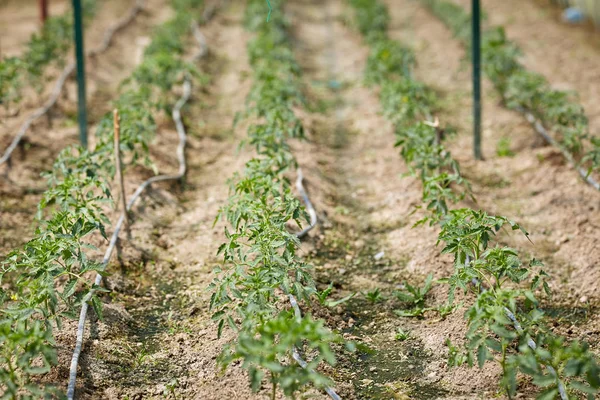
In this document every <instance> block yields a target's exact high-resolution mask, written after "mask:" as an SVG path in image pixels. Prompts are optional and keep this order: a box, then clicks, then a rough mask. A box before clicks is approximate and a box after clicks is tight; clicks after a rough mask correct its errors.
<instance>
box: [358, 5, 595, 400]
mask: <svg viewBox="0 0 600 400" xmlns="http://www.w3.org/2000/svg"><path fill="white" fill-rule="evenodd" d="M349 1H350V3H351V4H353V5H354V6H355V7H360V8H371V10H370V11H369V10H367V11H365V10H362V9H360V8H359V9H358V10H357V15H358V16H359V17H358V18H360V16H361V15H368V14H370V13H372V12H374V11H373V10H374V9H376V8H377V9H379V7H378V6H376V3H379V2H377V1H375V2H372V1H370V2H359V1H354V0H349ZM425 1H426V2H427V3H428V4H429V5H430V6H431V8H432V10H433V11H434V12H435V13H436V15H440V16H442V17H443V18H444V19H445V20H447V22H448V24H449V25H450V26H451V28H452V29H453V30H454V32H455V34H456V35H457V36H459V37H460V38H462V39H463V40H470V33H469V29H468V28H469V26H470V23H469V21H470V18H469V16H468V15H466V14H465V13H464V11H463V10H462V8H461V7H459V6H457V5H454V4H452V3H449V2H444V1H427V0H425ZM357 5H358V6H357ZM376 26H377V25H376ZM361 30H363V31H368V27H367V28H361ZM369 42H370V45H371V47H372V49H373V50H372V53H371V56H370V58H369V62H368V63H367V69H368V70H367V72H366V74H367V76H368V82H369V83H371V84H377V85H379V86H381V87H382V89H381V104H382V107H383V109H384V113H385V115H386V116H388V118H389V119H390V120H391V121H392V122H393V123H394V125H395V126H396V134H397V136H398V140H397V146H399V147H400V148H401V154H402V156H403V158H404V159H405V161H406V162H407V164H408V165H409V166H410V167H411V169H412V170H413V172H414V171H416V172H418V173H419V175H420V177H421V180H422V182H423V200H424V202H425V203H426V205H427V209H428V210H430V211H431V215H432V216H430V217H428V219H429V220H430V221H431V222H439V223H440V224H441V231H440V233H439V237H438V243H440V242H443V243H444V245H445V246H444V249H443V251H442V252H443V253H448V254H452V255H453V256H454V266H455V271H454V274H453V275H452V276H451V277H449V278H446V279H443V280H442V281H445V282H447V283H449V285H450V291H449V298H448V305H449V306H450V305H452V304H453V301H454V296H455V292H456V289H457V288H461V289H462V290H463V291H465V292H467V291H471V292H473V294H474V295H475V296H476V299H475V302H474V303H473V305H472V306H471V307H469V309H468V310H467V312H466V313H465V318H466V319H467V322H468V328H469V329H468V332H467V335H466V341H465V351H462V350H461V349H460V348H458V347H456V346H454V345H452V343H450V342H447V344H448V347H449V363H450V364H451V365H460V364H463V363H468V364H469V365H474V363H475V360H476V361H477V364H478V365H479V366H480V367H481V366H483V364H484V363H485V362H486V361H488V360H496V361H498V362H499V363H500V364H501V366H502V368H503V373H504V374H503V378H502V382H501V384H502V386H503V387H504V388H505V389H506V390H507V392H508V393H509V394H510V395H511V396H512V395H514V394H515V392H516V386H517V385H516V375H517V373H518V372H519V371H520V372H521V373H523V374H526V375H529V376H531V377H532V381H533V383H535V384H536V385H538V386H539V387H541V388H543V391H542V393H540V395H539V398H541V399H553V398H555V397H556V395H557V394H558V392H559V390H561V388H566V390H567V391H568V392H569V393H573V394H585V395H586V396H588V398H590V399H591V398H594V396H595V395H596V394H597V393H598V390H599V388H600V386H599V383H600V378H599V376H598V372H599V371H598V364H597V358H596V357H595V356H594V355H593V354H592V353H591V352H590V351H589V349H588V347H587V346H586V345H585V344H580V343H579V342H576V341H575V342H571V343H567V341H566V340H565V339H564V338H560V337H558V336H556V335H553V334H552V333H551V332H550V329H548V327H547V326H545V324H544V317H543V313H542V312H541V311H540V310H539V308H538V300H537V299H536V296H535V293H536V292H537V291H539V289H540V288H542V289H543V290H544V291H545V292H546V294H549V288H548V285H547V283H546V282H545V277H546V276H547V275H546V273H545V272H544V271H543V270H541V269H540V267H542V264H541V262H539V261H538V260H536V259H532V260H530V261H529V262H526V263H524V262H523V261H521V259H520V257H519V254H518V253H517V251H515V250H514V249H511V248H508V247H502V246H500V245H499V244H497V243H495V244H494V242H495V241H496V239H495V236H496V234H497V232H498V231H500V230H501V229H502V228H504V227H508V228H509V229H510V230H519V231H521V232H522V233H523V234H524V235H525V236H526V237H527V238H528V237H529V235H528V233H527V232H526V231H525V230H524V229H523V228H522V227H521V226H520V225H519V224H517V223H515V222H513V221H511V220H510V219H508V218H506V217H502V216H492V215H488V214H487V213H485V212H483V211H475V210H472V209H468V208H463V209H458V210H449V208H448V204H449V203H454V202H457V201H458V200H460V199H461V198H463V197H464V195H465V194H468V193H469V191H468V188H469V185H468V183H467V182H466V181H464V179H463V178H462V177H461V176H460V172H459V170H458V164H457V163H456V161H454V160H453V159H452V158H451V157H450V155H449V153H448V152H447V151H446V150H445V149H444V147H443V145H442V143H441V139H442V137H441V135H440V131H439V130H437V129H436V127H435V126H433V125H434V124H431V123H429V122H415V121H418V120H419V119H424V118H429V117H430V114H431V110H432V107H433V105H434V104H435V94H434V93H433V92H429V91H427V89H426V88H424V87H423V86H422V85H421V84H419V83H410V81H411V76H412V73H411V71H412V68H413V66H414V56H402V55H401V54H398V52H402V51H404V52H410V50H409V49H405V48H403V47H402V46H401V45H399V44H398V45H390V44H389V42H390V41H389V39H387V38H385V37H382V38H381V39H379V40H378V41H377V40H376V41H373V40H371V39H369ZM392 48H393V49H395V54H394V55H393V56H392V55H389V54H388V51H387V50H386V49H392ZM486 48H487V49H494V50H487V51H484V68H485V69H486V72H487V73H488V75H490V76H491V77H492V80H493V81H494V82H495V84H497V85H503V88H504V91H505V93H510V95H511V96H513V97H511V99H513V98H516V96H521V95H520V94H519V92H518V89H517V88H519V87H526V86H527V85H529V86H527V87H529V89H528V90H529V92H528V94H527V95H523V96H522V98H523V100H518V99H517V100H514V101H516V102H518V103H519V104H518V106H525V104H522V102H524V101H528V102H529V103H528V104H527V106H528V107H531V108H534V109H539V110H540V112H541V110H542V109H544V118H546V121H551V122H552V124H554V125H557V124H562V125H561V126H563V127H565V126H567V125H568V124H572V125H573V124H574V125H584V124H586V122H585V117H582V115H583V113H582V110H580V109H579V108H578V107H577V106H573V105H572V104H571V103H568V102H567V98H566V95H564V94H561V92H556V91H549V90H547V83H545V81H543V80H541V81H537V82H533V81H534V80H535V79H537V78H533V77H529V78H526V79H524V80H525V82H518V80H519V79H520V78H519V77H520V76H522V75H520V74H523V73H525V71H524V70H523V69H522V67H521V66H520V65H519V64H518V63H517V62H516V57H517V55H518V50H517V49H516V47H515V46H514V45H513V44H511V43H510V42H508V41H507V40H506V38H505V36H504V32H503V31H501V30H493V31H488V32H487V33H486V36H485V39H484V49H486ZM542 87H543V90H542V89H541V88H542ZM513 93H514V95H513ZM525 99H527V100H525ZM511 101H513V100H511ZM413 103H414V104H415V105H413ZM546 109H548V110H547V113H546ZM407 110H408V111H407ZM537 115H538V117H540V115H541V114H537ZM569 126H571V125H569ZM561 129H563V128H561ZM561 132H563V134H564V132H565V129H563V130H561ZM565 137H566V135H565ZM599 154H600V153H599ZM598 158H600V157H598ZM452 183H455V184H452ZM420 222H423V221H420ZM428 288H429V284H427V283H426V285H425V288H423V289H420V288H417V287H412V286H410V287H409V290H408V292H399V293H398V294H397V295H398V297H399V299H400V300H401V301H404V302H407V303H410V304H414V305H415V307H414V310H416V311H414V310H413V312H411V311H409V312H406V311H404V312H399V313H400V314H401V315H404V316H406V315H408V316H415V315H420V314H422V310H424V309H425V308H424V298H425V293H426V290H427V289H428ZM423 291H424V292H425V293H423ZM515 315H516V316H517V317H515ZM517 318H518V321H517ZM532 339H535V341H536V343H537V346H535V345H532V344H533V341H532ZM515 347H517V348H518V350H519V351H518V352H517V351H515ZM533 348H535V350H534V349H533Z"/></svg>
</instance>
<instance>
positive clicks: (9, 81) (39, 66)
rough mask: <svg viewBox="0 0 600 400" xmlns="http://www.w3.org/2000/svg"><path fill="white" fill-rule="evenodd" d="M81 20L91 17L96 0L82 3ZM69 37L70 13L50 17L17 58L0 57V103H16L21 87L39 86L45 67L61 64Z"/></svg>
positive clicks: (70, 33)
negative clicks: (82, 12)
mask: <svg viewBox="0 0 600 400" xmlns="http://www.w3.org/2000/svg"><path fill="white" fill-rule="evenodd" d="M83 11H84V21H87V20H89V19H91V18H92V17H93V15H94V14H95V11H96V0H85V1H84V3H83ZM72 40H73V14H72V12H70V11H69V12H67V13H65V14H64V15H58V16H53V17H50V18H48V19H47V20H46V23H45V24H44V26H43V27H42V29H41V31H40V32H39V33H34V34H33V35H32V36H31V38H30V40H29V42H28V43H27V49H26V50H25V52H24V54H23V55H22V56H21V57H8V58H5V59H2V60H0V104H4V105H5V107H8V105H9V104H10V103H11V102H12V103H17V102H18V101H19V100H20V98H21V90H22V89H23V88H24V87H35V88H38V89H40V88H41V84H42V83H43V78H44V77H45V70H46V68H47V67H48V66H50V65H52V64H57V65H62V64H63V63H64V58H65V56H66V54H67V51H68V50H69V49H70V47H71V42H72Z"/></svg>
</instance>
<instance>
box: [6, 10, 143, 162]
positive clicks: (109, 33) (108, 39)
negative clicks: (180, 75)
mask: <svg viewBox="0 0 600 400" xmlns="http://www.w3.org/2000/svg"><path fill="white" fill-rule="evenodd" d="M143 4H144V0H136V2H135V4H134V5H133V7H131V9H130V10H129V13H128V14H127V15H126V16H125V17H123V18H121V20H119V22H117V23H116V24H114V25H113V26H111V27H110V28H108V29H107V30H106V32H105V33H104V40H103V41H102V45H100V46H99V47H98V48H96V49H94V50H92V51H90V52H89V53H88V54H87V56H88V57H94V56H97V55H99V54H102V53H104V52H105V51H106V50H107V49H108V48H109V47H110V45H111V43H112V39H113V36H114V35H115V33H117V32H118V31H120V30H121V29H123V28H124V27H126V26H127V25H128V24H129V23H130V22H131V21H133V19H134V18H135V17H136V16H137V14H138V13H139V12H140V11H141V10H142V8H143ZM75 66H76V63H75V61H72V62H71V63H69V65H67V66H66V67H65V68H64V69H63V70H62V72H61V74H60V75H59V77H58V79H57V81H56V83H55V84H54V88H53V89H52V92H51V93H50V97H49V98H48V100H46V102H45V103H44V104H43V105H42V106H41V107H39V108H38V109H37V110H35V111H34V112H33V113H31V114H30V115H29V117H27V119H26V120H25V122H23V123H22V124H21V126H20V128H19V130H18V131H17V135H16V136H15V138H14V139H13V141H12V142H11V143H10V145H9V146H8V147H7V149H6V151H5V152H4V154H3V155H2V157H0V165H2V164H4V163H6V162H7V161H8V160H9V159H10V156H11V155H12V153H13V152H14V151H15V149H16V148H17V146H18V145H19V143H20V142H21V140H23V137H24V136H25V134H26V133H27V131H28V130H29V128H30V127H31V125H32V124H33V123H34V122H35V120H37V119H38V118H40V117H41V116H42V115H44V114H46V113H47V112H48V111H50V109H51V108H52V107H53V106H54V105H55V104H56V102H57V101H58V97H59V96H60V94H61V92H62V89H63V87H64V85H65V82H66V81H67V78H68V77H69V76H70V75H71V74H72V73H73V71H74V70H75Z"/></svg>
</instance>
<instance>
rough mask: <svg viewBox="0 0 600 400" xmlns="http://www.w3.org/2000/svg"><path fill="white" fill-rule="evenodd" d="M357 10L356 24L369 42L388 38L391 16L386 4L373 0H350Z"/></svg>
mask: <svg viewBox="0 0 600 400" xmlns="http://www.w3.org/2000/svg"><path fill="white" fill-rule="evenodd" d="M350 4H351V5H352V7H354V9H355V10H356V18H355V19H356V25H357V26H358V30H359V31H360V33H362V35H363V36H364V37H365V38H366V39H367V41H368V42H369V43H376V42H379V41H381V40H385V39H386V38H387V29H388V25H389V22H390V16H389V14H388V12H387V8H386V7H385V5H384V4H382V3H380V2H378V1H372V0H350Z"/></svg>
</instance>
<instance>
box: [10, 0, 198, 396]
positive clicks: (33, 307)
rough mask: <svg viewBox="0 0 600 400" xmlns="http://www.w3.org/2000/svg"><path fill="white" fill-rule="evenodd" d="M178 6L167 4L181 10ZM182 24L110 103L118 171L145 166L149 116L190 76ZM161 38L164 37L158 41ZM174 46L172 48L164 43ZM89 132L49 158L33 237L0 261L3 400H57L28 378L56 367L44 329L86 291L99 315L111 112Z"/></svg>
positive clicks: (70, 311) (68, 314) (111, 171)
mask: <svg viewBox="0 0 600 400" xmlns="http://www.w3.org/2000/svg"><path fill="white" fill-rule="evenodd" d="M185 1H191V2H192V3H199V2H198V1H196V0H185ZM185 1H184V0H180V1H176V2H175V3H176V4H186V3H185ZM176 11H177V14H176V16H175V18H174V20H175V21H187V22H190V18H193V17H194V14H193V13H192V14H190V11H191V10H189V9H186V8H179V9H176ZM182 13H183V14H185V15H184V16H182ZM189 26H190V25H189V23H188V24H187V25H186V26H185V28H184V29H182V27H180V26H179V25H177V24H173V23H167V24H165V27H166V28H165V29H160V30H159V31H158V33H157V37H156V38H155V39H156V40H157V41H158V42H159V43H160V44H155V43H154V41H153V43H154V45H153V46H152V51H151V52H147V53H146V54H145V58H144V61H143V62H142V64H141V65H140V66H139V67H138V68H137V69H136V72H134V74H133V77H132V78H131V79H130V80H128V81H127V87H126V88H125V90H124V91H123V93H122V94H121V96H120V97H119V98H118V99H117V100H116V101H115V103H114V105H115V107H116V108H117V109H118V110H119V111H120V118H121V121H120V122H121V123H120V125H121V138H120V140H121V141H120V147H121V151H122V154H123V158H124V160H125V165H132V164H137V163H143V164H145V165H147V166H150V167H152V166H153V165H152V163H151V161H150V159H149V154H148V150H149V145H150V143H151V141H152V139H153V137H154V131H155V128H156V126H155V122H154V118H153V111H158V110H160V109H164V108H165V107H166V106H167V104H170V103H169V102H172V101H173V100H172V99H170V98H169V96H168V95H169V92H170V91H171V88H172V87H173V85H175V84H177V83H178V82H179V80H180V79H181V78H182V77H183V76H184V74H186V73H190V74H191V73H192V72H193V71H192V68H190V67H189V66H187V65H186V64H185V63H183V62H182V61H181V59H182V56H183V53H184V47H183V40H184V39H183V37H184V35H185V33H186V32H187V30H188V29H189ZM48 29H50V28H48ZM170 29H174V30H176V32H177V34H176V35H174V34H173V33H172V32H171V30H170ZM165 36H168V37H169V38H170V40H163V39H162V38H163V37H165ZM175 39H176V40H177V41H178V43H179V45H178V46H175V47H176V48H177V49H179V51H174V48H175V47H172V46H171V45H172V44H173V42H172V40H175ZM163 43H169V44H168V45H167V44H165V45H163ZM149 65H152V66H153V68H152V71H148V70H147V68H148V66H149ZM140 71H144V72H140ZM195 75H196V76H197V74H195ZM96 135H97V140H96V146H95V148H94V149H92V150H86V149H81V148H77V147H67V148H65V149H64V150H63V151H62V152H61V153H60V154H59V155H58V157H57V159H56V161H55V162H54V165H53V168H52V170H51V171H49V172H47V173H44V174H43V176H44V177H45V178H46V180H47V182H48V189H47V190H46V191H45V192H44V193H43V195H42V198H41V200H40V203H39V205H38V224H39V225H38V228H37V230H36V234H35V237H34V238H33V239H31V240H30V241H29V242H27V243H26V244H25V245H24V246H23V247H22V248H20V249H17V250H14V251H12V252H11V253H9V254H8V255H7V257H6V258H5V259H4V260H3V261H2V262H1V263H0V287H1V288H2V289H1V291H0V306H1V308H0V344H2V346H1V349H0V377H2V378H3V379H2V384H0V391H2V396H4V397H2V398H22V399H29V398H43V397H50V396H52V395H53V394H55V393H58V392H57V391H56V390H54V389H52V388H45V387H44V386H42V385H39V384H36V383H34V381H33V380H32V379H31V377H32V375H35V374H40V373H45V372H47V371H48V369H49V367H50V365H51V364H55V363H56V353H55V349H54V344H53V340H52V338H53V334H52V331H53V329H54V328H55V327H58V328H60V327H61V322H62V320H63V319H64V318H76V309H77V308H78V307H80V306H81V303H82V301H83V299H84V298H86V296H87V295H88V294H89V292H90V291H91V290H92V289H93V290H94V295H93V296H91V298H90V299H89V301H90V303H91V305H92V307H93V308H94V310H95V312H96V313H97V314H98V316H99V317H100V318H102V301H101V300H100V298H99V297H98V296H99V294H101V293H102V292H105V291H106V290H104V289H102V288H100V287H96V286H94V285H92V284H90V283H89V282H88V280H89V274H90V273H93V272H95V273H99V274H101V275H103V274H105V271H104V269H105V267H106V266H105V265H104V264H103V263H99V262H97V261H94V260H93V259H91V258H90V257H89V256H88V254H89V253H90V252H95V251H97V250H98V249H96V248H95V247H94V246H92V245H91V244H90V239H91V237H92V236H94V235H96V236H98V235H99V236H100V237H102V238H104V239H107V235H106V226H107V225H109V224H110V221H109V219H108V217H107V215H106V214H105V212H106V210H107V207H110V206H111V205H112V195H111V191H110V185H111V182H112V181H113V179H114V175H115V172H116V171H115V167H114V160H113V157H114V155H113V154H114V152H113V150H114V149H113V146H114V142H113V118H112V113H111V114H107V115H106V116H105V117H104V118H103V120H102V121H101V123H100V125H99V127H98V130H97V132H96Z"/></svg>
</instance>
